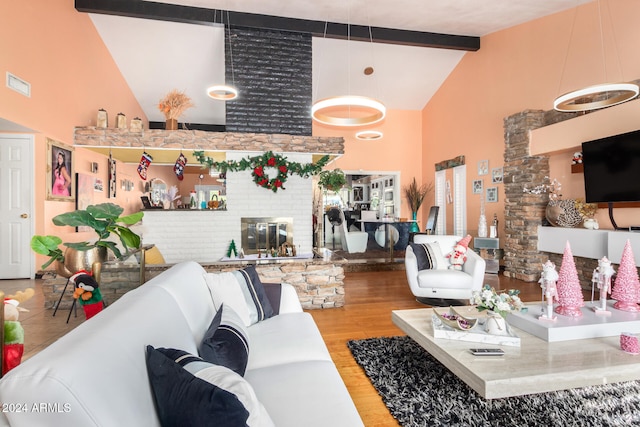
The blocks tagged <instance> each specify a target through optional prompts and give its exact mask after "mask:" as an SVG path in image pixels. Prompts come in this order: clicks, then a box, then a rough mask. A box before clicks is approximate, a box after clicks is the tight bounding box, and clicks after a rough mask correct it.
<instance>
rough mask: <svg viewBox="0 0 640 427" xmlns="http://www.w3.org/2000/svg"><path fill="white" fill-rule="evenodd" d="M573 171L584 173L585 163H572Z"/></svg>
mask: <svg viewBox="0 0 640 427" xmlns="http://www.w3.org/2000/svg"><path fill="white" fill-rule="evenodd" d="M571 173H584V165H583V164H582V163H576V164H575V165H571Z"/></svg>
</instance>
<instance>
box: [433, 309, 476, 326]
mask: <svg viewBox="0 0 640 427" xmlns="http://www.w3.org/2000/svg"><path fill="white" fill-rule="evenodd" d="M433 313H434V314H435V315H436V317H437V318H438V319H440V321H442V323H444V324H445V325H447V326H449V327H451V328H453V329H457V330H459V331H469V330H471V329H473V328H474V327H475V326H476V325H477V324H478V319H477V318H476V317H465V316H463V315H461V314H460V313H458V312H457V311H456V310H455V309H454V308H453V307H449V308H447V309H444V310H443V311H441V312H438V309H437V308H435V307H434V308H433Z"/></svg>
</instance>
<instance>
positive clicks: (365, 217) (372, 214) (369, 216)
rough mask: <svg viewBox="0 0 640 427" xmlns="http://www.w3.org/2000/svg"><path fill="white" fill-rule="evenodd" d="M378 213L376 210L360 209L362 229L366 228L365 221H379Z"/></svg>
mask: <svg viewBox="0 0 640 427" xmlns="http://www.w3.org/2000/svg"><path fill="white" fill-rule="evenodd" d="M377 220H378V213H377V212H376V211H365V210H362V211H360V231H365V230H364V223H365V222H367V221H377Z"/></svg>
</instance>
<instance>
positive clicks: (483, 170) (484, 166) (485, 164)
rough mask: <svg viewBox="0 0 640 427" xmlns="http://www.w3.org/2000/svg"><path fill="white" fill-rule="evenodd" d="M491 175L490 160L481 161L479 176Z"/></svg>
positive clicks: (479, 163)
mask: <svg viewBox="0 0 640 427" xmlns="http://www.w3.org/2000/svg"><path fill="white" fill-rule="evenodd" d="M488 173H489V160H480V161H479V162H478V175H487V174H488Z"/></svg>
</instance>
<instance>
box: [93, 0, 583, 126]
mask: <svg viewBox="0 0 640 427" xmlns="http://www.w3.org/2000/svg"><path fill="white" fill-rule="evenodd" d="M590 1H593V0H554V1H540V0H509V1H506V0H483V1H482V2H481V4H479V3H478V1H477V0H429V1H424V0H397V1H393V2H390V1H385V0H369V1H365V0H347V1H346V2H337V1H335V0H315V1H313V2H310V1H304V2H302V1H293V0H287V1H283V0H238V1H233V2H229V1H227V0H160V1H159V2H161V3H172V4H179V5H185V6H195V7H202V8H208V9H222V10H231V11H237V12H248V13H258V14H264V15H274V16H281V17H289V18H300V19H309V20H315V21H329V22H340V23H346V24H354V25H355V24H359V25H365V26H368V25H371V26H374V27H383V28H397V29H404V30H415V31H425V32H435V33H444V34H455V35H468V36H483V35H486V34H490V33H492V32H495V31H498V30H501V29H504V28H508V27H511V26H514V25H518V24H521V23H523V22H527V21H530V20H533V19H537V18H540V17H543V16H546V15H549V14H552V13H556V12H559V11H561V10H565V9H569V8H572V7H575V6H577V5H578V4H582V3H588V2H590ZM90 16H91V19H92V20H93V22H94V24H95V26H96V28H97V30H98V32H99V34H100V36H101V37H102V39H103V40H104V42H105V44H106V46H107V48H108V49H109V51H110V52H111V54H112V56H113V58H114V60H115V62H116V63H117V65H118V67H119V68H120V71H121V72H122V74H123V75H124V78H125V79H126V81H127V82H128V84H129V86H130V87H131V90H132V91H133V93H134V95H135V97H136V98H137V99H138V102H139V103H140V105H141V107H142V108H143V110H144V111H145V114H147V117H148V119H149V120H151V121H164V117H163V116H162V115H161V114H160V112H159V111H158V109H157V104H158V101H159V100H160V98H162V97H163V96H164V95H165V94H166V93H167V92H169V91H170V90H171V89H174V88H176V89H178V90H183V91H185V92H186V93H187V95H189V96H190V97H191V98H192V99H193V101H194V103H195V107H194V108H191V109H189V110H187V112H186V113H185V115H184V120H185V121H187V122H191V123H202V124H225V119H224V114H225V107H224V101H215V100H212V99H211V98H208V97H207V96H206V94H205V90H206V88H207V87H209V86H211V85H212V84H214V83H224V50H223V36H224V33H223V32H224V28H222V27H220V26H205V25H195V24H184V23H175V22H165V21H154V20H148V19H140V18H127V17H119V16H108V15H97V14H91V15H90ZM232 24H233V22H232ZM481 49H482V46H481ZM473 54H474V52H464V51H458V50H448V49H436V48H426V47H413V46H400V45H392V44H379V43H368V42H357V41H345V40H335V39H329V38H317V37H314V40H313V83H312V90H313V99H314V101H315V100H317V99H322V98H326V97H327V96H333V95H345V94H350V95H367V96H373V97H376V98H378V99H380V100H381V101H382V102H383V103H385V105H386V106H387V108H388V109H397V110H420V109H422V108H424V106H425V105H426V104H427V102H428V101H429V100H430V99H431V97H432V96H433V94H434V93H435V92H436V91H437V90H438V88H439V87H440V85H441V84H442V83H443V81H444V80H445V79H446V78H447V76H448V75H449V73H451V71H452V70H453V69H454V68H455V67H456V65H457V64H458V62H459V61H460V60H461V59H462V57H463V56H464V55H473ZM367 66H372V67H374V69H375V73H373V74H372V75H370V76H367V75H365V74H364V73H363V70H364V68H365V67H367ZM240 90H242V89H241V88H240ZM240 96H242V94H240ZM124 113H125V114H126V112H124Z"/></svg>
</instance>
